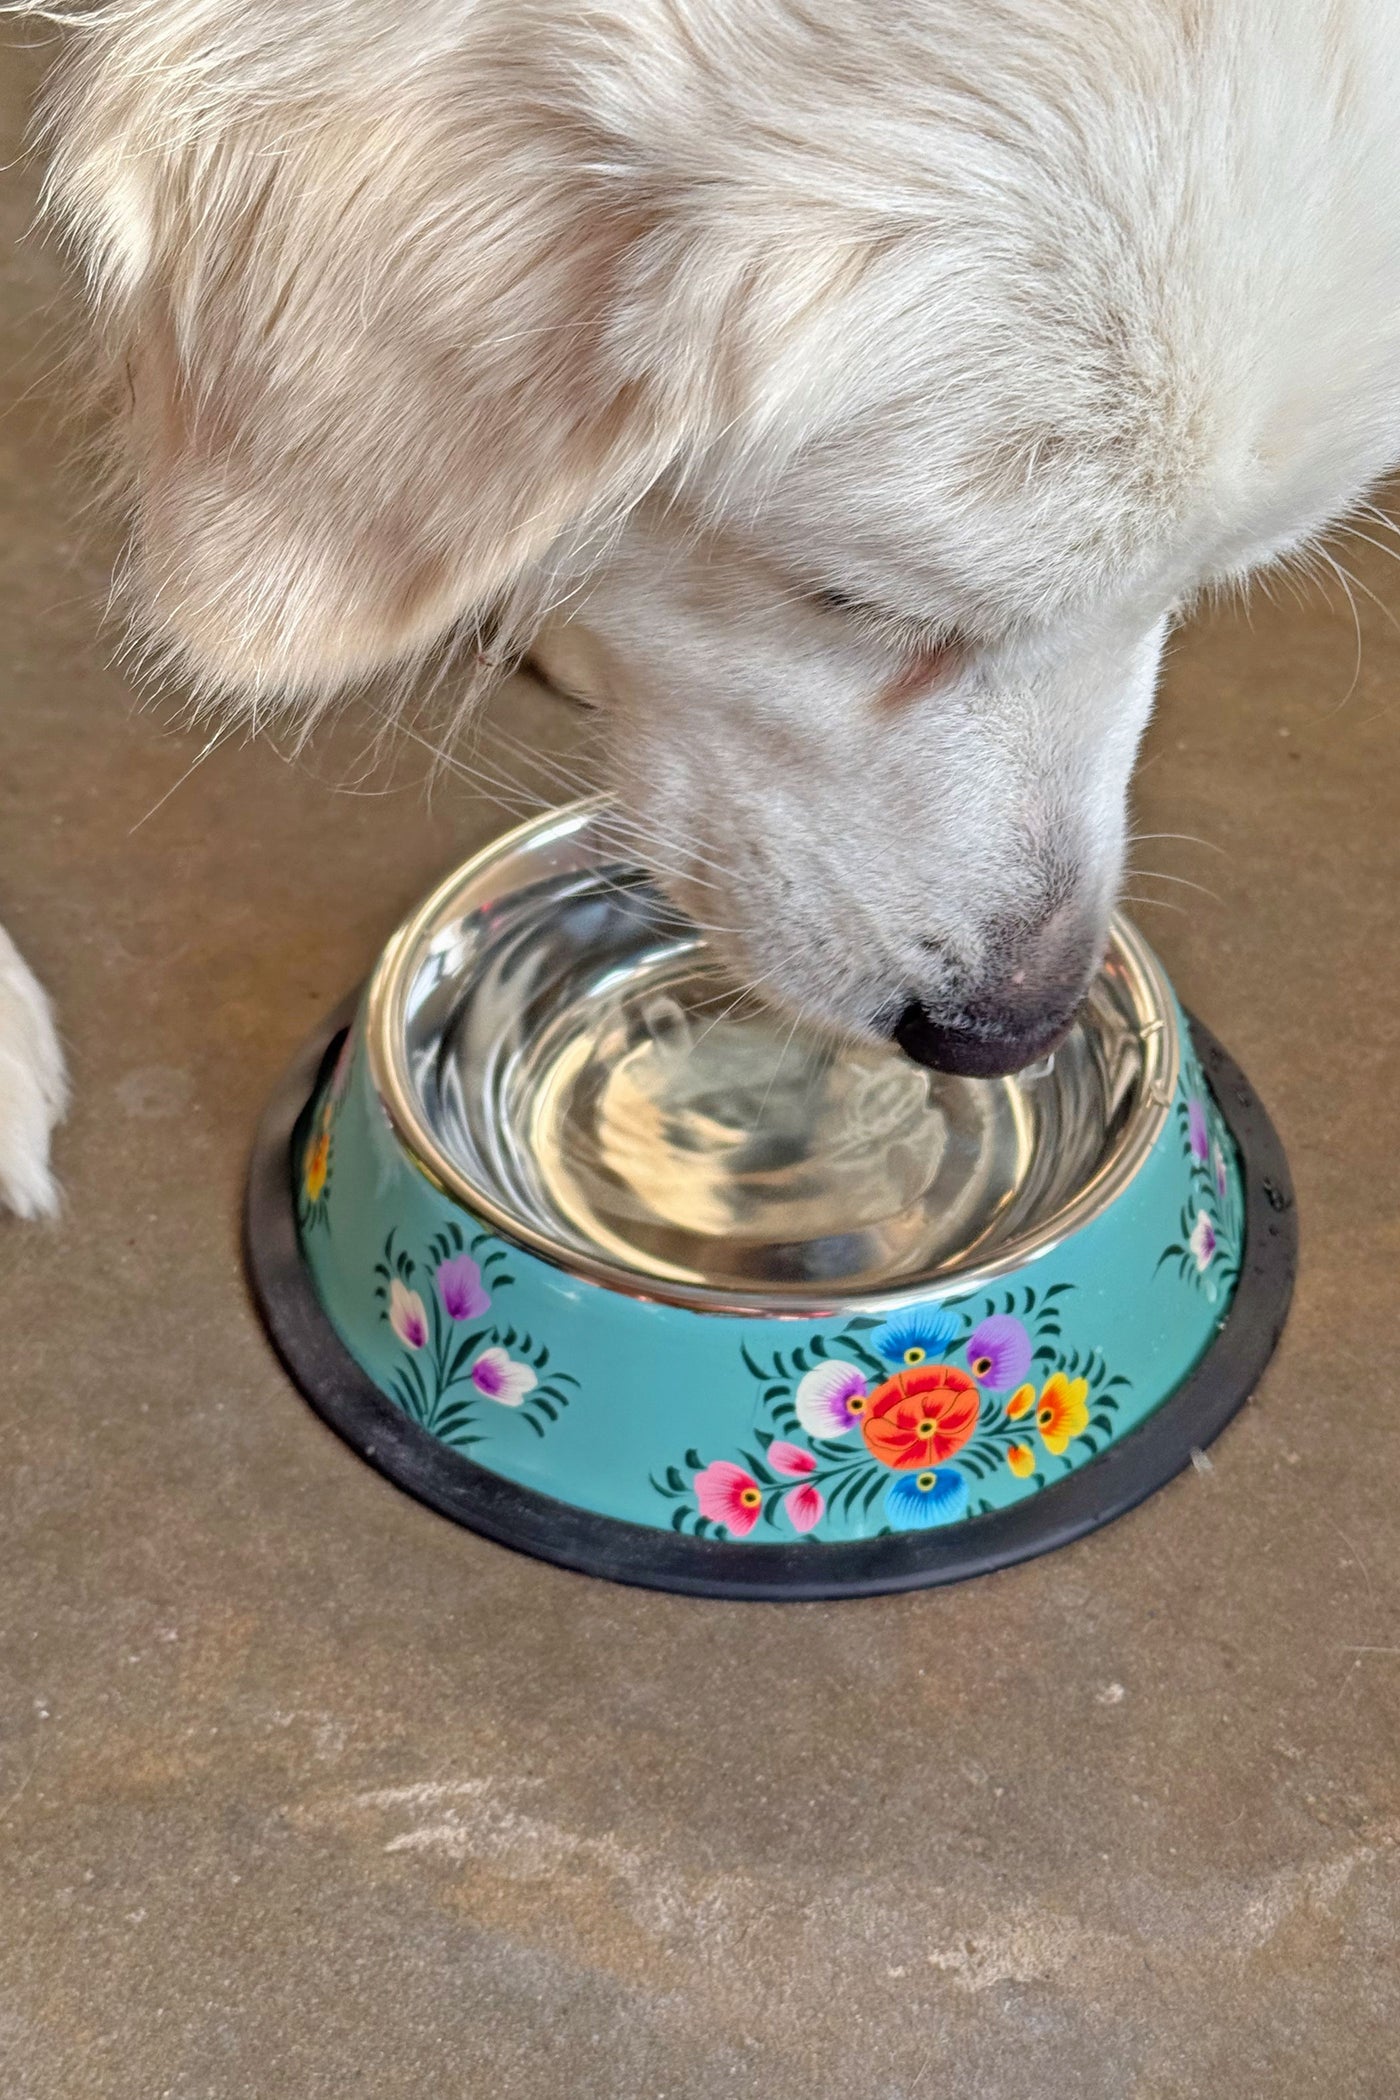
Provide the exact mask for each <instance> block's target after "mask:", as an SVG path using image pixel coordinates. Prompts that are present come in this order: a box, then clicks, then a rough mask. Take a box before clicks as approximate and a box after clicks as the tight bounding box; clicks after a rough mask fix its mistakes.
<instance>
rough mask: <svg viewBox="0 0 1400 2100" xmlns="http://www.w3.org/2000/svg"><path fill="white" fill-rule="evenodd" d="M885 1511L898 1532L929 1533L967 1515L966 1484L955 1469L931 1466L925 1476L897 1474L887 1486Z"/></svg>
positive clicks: (920, 1474) (952, 1467) (953, 1467)
mask: <svg viewBox="0 0 1400 2100" xmlns="http://www.w3.org/2000/svg"><path fill="white" fill-rule="evenodd" d="M885 1509H886V1512H887V1514H888V1516H889V1520H890V1522H891V1523H892V1524H897V1525H898V1526H899V1528H900V1529H901V1530H902V1531H930V1530H932V1528H933V1526H934V1525H935V1524H952V1523H955V1522H956V1521H957V1519H958V1518H959V1517H965V1516H966V1515H967V1482H966V1481H965V1480H964V1479H963V1476H962V1474H961V1473H960V1472H959V1471H958V1469H957V1467H956V1466H933V1467H931V1468H930V1469H929V1471H928V1472H927V1473H901V1475H900V1477H899V1479H898V1480H895V1481H892V1482H891V1483H890V1488H889V1492H888V1493H887V1494H886V1496H885Z"/></svg>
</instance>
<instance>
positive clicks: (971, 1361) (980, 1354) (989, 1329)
mask: <svg viewBox="0 0 1400 2100" xmlns="http://www.w3.org/2000/svg"><path fill="white" fill-rule="evenodd" d="M1031 1353H1032V1352H1031V1338H1030V1335H1029V1334H1028V1333H1027V1331H1026V1327H1025V1323H1024V1321H1022V1320H1018V1319H1016V1318H1015V1317H1014V1316H1013V1315H1012V1314H1011V1313H992V1314H990V1315H989V1316H988V1318H987V1319H985V1320H979V1321H978V1323H977V1325H976V1326H975V1327H974V1328H973V1330H972V1332H971V1334H970V1335H969V1336H968V1338H967V1363H968V1369H969V1370H970V1371H971V1373H972V1375H973V1377H974V1378H975V1379H977V1380H978V1381H979V1383H980V1384H982V1385H984V1386H985V1387H986V1388H987V1391H988V1392H989V1393H1009V1392H1010V1390H1011V1388H1012V1386H1014V1385H1019V1384H1020V1383H1021V1381H1022V1379H1023V1378H1025V1377H1026V1375H1027V1373H1028V1372H1029V1370H1030V1367H1031Z"/></svg>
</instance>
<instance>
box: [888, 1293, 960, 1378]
mask: <svg viewBox="0 0 1400 2100" xmlns="http://www.w3.org/2000/svg"><path fill="white" fill-rule="evenodd" d="M961 1327H962V1321H961V1320H960V1319H959V1318H958V1316H957V1314H956V1313H950V1312H944V1310H943V1307H942V1306H941V1305H916V1306H914V1307H913V1309H912V1310H911V1311H909V1312H902V1313H896V1314H895V1316H894V1318H893V1319H892V1320H886V1322H885V1324H884V1326H883V1327H877V1328H876V1330H875V1332H874V1334H872V1335H871V1337H870V1339H871V1341H872V1342H873V1343H874V1345H875V1347H876V1348H877V1349H878V1350H879V1352H880V1354H881V1356H883V1357H884V1359H885V1361H886V1362H887V1363H892V1364H901V1365H903V1366H905V1367H906V1368H908V1367H910V1366H912V1365H914V1364H924V1363H928V1362H929V1361H930V1360H931V1359H933V1358H937V1357H940V1356H942V1355H943V1354H944V1353H945V1351H946V1350H949V1349H951V1348H952V1346H953V1344H954V1342H955V1341H956V1340H957V1338H958V1333H959V1330H960V1329H961Z"/></svg>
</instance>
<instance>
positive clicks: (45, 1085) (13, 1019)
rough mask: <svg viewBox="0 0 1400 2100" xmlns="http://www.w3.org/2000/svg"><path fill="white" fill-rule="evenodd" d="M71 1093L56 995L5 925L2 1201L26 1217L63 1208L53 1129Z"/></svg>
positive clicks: (0, 1055)
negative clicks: (51, 1161) (49, 993)
mask: <svg viewBox="0 0 1400 2100" xmlns="http://www.w3.org/2000/svg"><path fill="white" fill-rule="evenodd" d="M67 1094H68V1088H67V1083H66V1081H65V1079H64V1073H63V1053H62V1051H61V1050H60V1049H59V1045H58V1037H57V1035H56V1034H55V1032H54V1025H53V1016H52V1015H51V1013H50V1011H49V1002H48V1000H47V999H46V998H45V996H44V994H43V992H42V991H41V990H40V988H39V986H38V984H37V983H36V982H35V980H34V978H33V976H32V975H31V973H30V971H29V970H28V969H27V968H26V966H25V964H24V962H23V960H22V959H21V957H20V955H19V954H18V952H17V951H16V948H15V945H14V943H13V942H12V941H11V940H10V938H9V936H8V934H6V933H4V932H3V931H0V1202H4V1203H6V1204H8V1205H9V1207H10V1209H11V1210H14V1211H17V1212H18V1213H19V1215H20V1216H21V1217H22V1218H38V1217H48V1216H51V1215H52V1213H53V1212H54V1211H55V1210H56V1209H57V1207H58V1192H57V1190H56V1188H55V1186H54V1181H53V1176H52V1175H51V1174H50V1172H49V1166H48V1157H49V1135H50V1133H51V1131H52V1130H53V1127H54V1124H55V1123H56V1122H57V1121H58V1119H59V1117H60V1116H61V1115H62V1113H63V1110H64V1105H65V1103H66V1100H67Z"/></svg>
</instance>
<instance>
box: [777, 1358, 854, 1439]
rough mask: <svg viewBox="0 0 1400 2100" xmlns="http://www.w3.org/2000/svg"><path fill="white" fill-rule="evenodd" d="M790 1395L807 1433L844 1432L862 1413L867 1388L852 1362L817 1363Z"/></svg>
mask: <svg viewBox="0 0 1400 2100" xmlns="http://www.w3.org/2000/svg"><path fill="white" fill-rule="evenodd" d="M792 1397H793V1405H794V1406H795V1407H796V1409H797V1419H798V1421H799V1422H800V1423H801V1424H802V1427H803V1428H804V1429H805V1430H806V1432H807V1434H808V1436H816V1437H823V1436H844V1435H845V1434H846V1432H847V1430H848V1429H854V1428H855V1426H856V1424H857V1422H859V1420H860V1419H861V1416H862V1415H863V1414H864V1413H865V1406H866V1401H867V1400H868V1398H869V1389H868V1387H867V1385H866V1383H865V1380H864V1379H863V1378H862V1376H861V1374H860V1372H859V1371H858V1370H857V1369H856V1367H855V1365H854V1364H818V1365H817V1367H816V1369H815V1371H809V1372H808V1373H807V1375H806V1377H805V1378H803V1379H801V1380H800V1381H799V1383H798V1387H797V1391H796V1392H795V1393H794V1394H793V1396H792Z"/></svg>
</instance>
